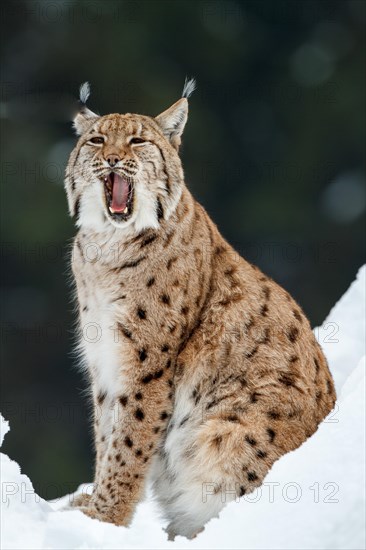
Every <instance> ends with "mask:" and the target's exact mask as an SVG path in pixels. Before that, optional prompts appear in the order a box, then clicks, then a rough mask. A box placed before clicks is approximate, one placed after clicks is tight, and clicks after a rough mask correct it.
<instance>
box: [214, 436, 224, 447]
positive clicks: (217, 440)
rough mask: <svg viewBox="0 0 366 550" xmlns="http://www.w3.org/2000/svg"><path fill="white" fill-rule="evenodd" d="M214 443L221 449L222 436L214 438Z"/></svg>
mask: <svg viewBox="0 0 366 550" xmlns="http://www.w3.org/2000/svg"><path fill="white" fill-rule="evenodd" d="M213 443H214V444H215V445H216V447H218V448H220V446H221V443H222V436H221V435H217V436H216V437H214V438H213Z"/></svg>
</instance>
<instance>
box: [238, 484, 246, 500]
mask: <svg viewBox="0 0 366 550" xmlns="http://www.w3.org/2000/svg"><path fill="white" fill-rule="evenodd" d="M244 495H245V487H243V486H242V485H241V486H240V489H239V497H243V496H244Z"/></svg>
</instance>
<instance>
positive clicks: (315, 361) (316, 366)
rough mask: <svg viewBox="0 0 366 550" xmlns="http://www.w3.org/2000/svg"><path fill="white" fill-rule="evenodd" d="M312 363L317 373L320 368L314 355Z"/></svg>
mask: <svg viewBox="0 0 366 550" xmlns="http://www.w3.org/2000/svg"><path fill="white" fill-rule="evenodd" d="M314 365H315V370H316V372H317V373H318V372H319V370H320V365H319V361H318V360H317V358H316V357H314Z"/></svg>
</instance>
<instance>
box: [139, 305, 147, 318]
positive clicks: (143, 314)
mask: <svg viewBox="0 0 366 550" xmlns="http://www.w3.org/2000/svg"><path fill="white" fill-rule="evenodd" d="M137 315H138V317H139V318H140V319H146V311H145V310H144V309H142V308H139V309H138V310H137Z"/></svg>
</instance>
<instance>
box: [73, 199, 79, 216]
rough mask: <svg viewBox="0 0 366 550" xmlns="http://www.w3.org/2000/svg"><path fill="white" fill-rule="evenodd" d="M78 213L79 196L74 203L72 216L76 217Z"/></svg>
mask: <svg viewBox="0 0 366 550" xmlns="http://www.w3.org/2000/svg"><path fill="white" fill-rule="evenodd" d="M79 213H80V197H78V198H77V199H76V201H75V204H74V217H75V218H78V217H79Z"/></svg>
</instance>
